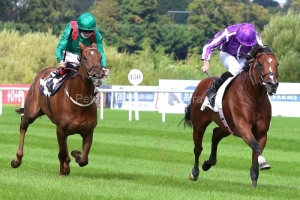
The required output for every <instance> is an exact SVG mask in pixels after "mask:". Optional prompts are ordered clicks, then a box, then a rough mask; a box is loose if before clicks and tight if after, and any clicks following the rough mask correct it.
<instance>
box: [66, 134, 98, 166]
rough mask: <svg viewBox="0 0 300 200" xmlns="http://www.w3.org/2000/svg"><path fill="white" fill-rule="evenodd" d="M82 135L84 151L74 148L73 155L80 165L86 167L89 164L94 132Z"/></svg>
mask: <svg viewBox="0 0 300 200" xmlns="http://www.w3.org/2000/svg"><path fill="white" fill-rule="evenodd" d="M81 136H82V153H81V151H77V150H73V151H72V152H71V155H72V156H73V157H74V158H75V161H76V162H77V163H78V164H79V166H80V167H84V166H86V165H87V164H88V162H89V161H88V157H89V152H90V148H91V145H92V141H93V132H89V133H88V134H85V135H81Z"/></svg>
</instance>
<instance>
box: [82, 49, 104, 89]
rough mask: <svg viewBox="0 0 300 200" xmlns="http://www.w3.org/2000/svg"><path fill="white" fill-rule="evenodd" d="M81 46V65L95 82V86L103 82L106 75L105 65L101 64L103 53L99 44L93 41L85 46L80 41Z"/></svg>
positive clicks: (87, 75) (86, 75) (87, 76)
mask: <svg viewBox="0 0 300 200" xmlns="http://www.w3.org/2000/svg"><path fill="white" fill-rule="evenodd" d="M79 46H80V57H79V61H80V65H81V67H82V68H83V72H82V73H84V74H85V77H86V78H87V79H89V80H91V81H92V82H93V84H94V85H95V86H100V85H101V84H102V79H103V76H104V72H103V69H102V68H103V67H102V65H101V58H102V57H101V55H100V53H99V51H98V49H97V45H96V44H95V43H93V44H92V45H90V46H84V45H83V44H82V43H79Z"/></svg>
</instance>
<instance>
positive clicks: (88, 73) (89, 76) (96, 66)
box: [79, 48, 104, 80]
mask: <svg viewBox="0 0 300 200" xmlns="http://www.w3.org/2000/svg"><path fill="white" fill-rule="evenodd" d="M89 50H96V51H97V52H98V49H97V48H86V49H84V50H83V51H82V52H81V56H80V57H79V62H80V63H81V64H82V66H83V68H84V70H85V72H86V74H87V75H86V76H85V78H87V79H89V80H92V78H93V76H91V75H90V72H91V71H92V70H93V69H94V68H96V69H97V68H100V70H102V68H103V67H102V66H100V65H93V66H92V67H91V68H90V69H88V68H87V67H86V66H87V64H86V61H87V60H85V59H82V58H83V53H84V52H85V51H89ZM103 76H104V74H102V77H99V78H103Z"/></svg>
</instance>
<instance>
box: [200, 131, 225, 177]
mask: <svg viewBox="0 0 300 200" xmlns="http://www.w3.org/2000/svg"><path fill="white" fill-rule="evenodd" d="M228 135H230V133H229V132H228V131H223V130H222V129H220V128H219V127H216V128H214V130H213V135H212V138H211V152H210V156H209V159H208V160H206V161H204V162H203V163H202V169H203V171H208V170H209V169H210V168H211V167H212V166H214V165H215V164H216V163H217V150H218V144H219V142H220V141H221V140H222V139H223V138H224V137H227V136H228Z"/></svg>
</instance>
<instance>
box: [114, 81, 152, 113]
mask: <svg viewBox="0 0 300 200" xmlns="http://www.w3.org/2000/svg"><path fill="white" fill-rule="evenodd" d="M137 87H138V89H139V90H145V91H147V90H158V86H120V85H113V86H112V89H119V90H120V92H115V93H113V94H112V99H111V107H110V108H111V109H121V110H129V109H130V106H131V109H134V108H135V98H134V97H135V95H134V92H131V101H130V102H131V104H129V92H122V90H130V89H134V88H137ZM157 98H158V97H157V93H156V92H139V93H138V110H140V111H155V110H158V105H157Z"/></svg>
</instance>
